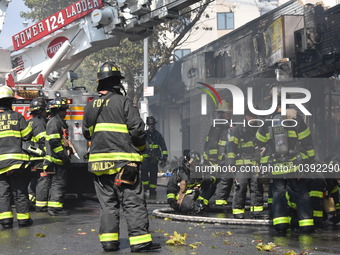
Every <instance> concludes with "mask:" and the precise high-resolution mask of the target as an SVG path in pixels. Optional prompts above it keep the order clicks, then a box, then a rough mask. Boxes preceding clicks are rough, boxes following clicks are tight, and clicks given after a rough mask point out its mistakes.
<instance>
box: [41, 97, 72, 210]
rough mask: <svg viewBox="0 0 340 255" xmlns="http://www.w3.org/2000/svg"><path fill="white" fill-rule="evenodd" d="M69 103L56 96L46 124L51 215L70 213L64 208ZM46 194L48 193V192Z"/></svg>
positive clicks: (67, 163) (68, 153)
mask: <svg viewBox="0 0 340 255" xmlns="http://www.w3.org/2000/svg"><path fill="white" fill-rule="evenodd" d="M68 108H69V105H68V104H67V102H66V99H64V98H61V97H56V98H55V99H53V100H52V101H51V105H50V111H51V116H52V118H51V119H50V120H49V121H48V122H47V125H46V154H47V155H46V157H45V160H44V166H43V170H44V173H45V176H43V177H47V179H45V178H44V179H43V180H44V181H47V182H48V185H47V184H46V183H45V186H44V187H45V188H46V186H49V192H48V202H47V211H48V214H49V215H50V216H58V215H61V216H62V215H68V214H69V213H68V211H66V210H64V197H65V188H66V181H67V172H66V168H67V166H68V165H69V164H70V150H69V147H68V143H67V133H68V126H67V124H66V122H65V120H64V119H65V117H66V112H67V109H68ZM42 195H43V194H42ZM44 195H47V194H46V193H45V194H44ZM46 201H47V197H45V198H42V199H40V198H39V202H41V204H39V205H40V206H41V207H44V205H45V204H44V203H45V202H46Z"/></svg>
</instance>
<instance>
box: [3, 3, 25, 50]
mask: <svg viewBox="0 0 340 255" xmlns="http://www.w3.org/2000/svg"><path fill="white" fill-rule="evenodd" d="M27 10H28V8H27V7H26V6H25V5H24V1H23V0H12V2H10V3H9V5H8V8H7V14H6V18H5V24H4V26H3V29H2V32H1V34H0V48H3V49H6V48H8V47H10V46H12V36H13V35H15V34H17V33H18V32H20V31H22V30H24V29H25V28H24V26H23V24H22V23H23V22H24V21H25V19H23V18H21V17H20V12H21V11H27ZM28 22H30V21H28ZM30 25H32V23H31V22H30Z"/></svg>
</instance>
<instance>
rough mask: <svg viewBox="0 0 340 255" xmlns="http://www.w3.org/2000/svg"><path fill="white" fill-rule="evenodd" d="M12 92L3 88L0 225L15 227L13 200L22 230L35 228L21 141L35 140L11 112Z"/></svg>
mask: <svg viewBox="0 0 340 255" xmlns="http://www.w3.org/2000/svg"><path fill="white" fill-rule="evenodd" d="M13 100H14V92H13V90H12V89H11V88H10V87H8V86H5V85H0V224H1V225H2V227H3V228H5V229H6V228H12V227H13V212H12V205H11V198H12V199H13V201H14V204H15V207H16V211H17V214H16V216H17V219H18V225H19V227H25V226H29V225H32V223H33V221H32V219H31V217H30V213H29V206H30V202H29V200H28V192H27V185H28V182H27V177H26V174H25V168H26V166H27V163H28V161H29V156H28V155H27V154H25V153H24V152H23V150H22V142H23V141H28V140H29V139H31V137H32V128H31V126H29V125H28V123H27V122H26V120H25V118H24V117H23V116H22V115H21V114H20V113H17V112H15V111H13V110H12V103H13Z"/></svg>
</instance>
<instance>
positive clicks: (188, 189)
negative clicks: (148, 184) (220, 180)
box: [167, 151, 216, 214]
mask: <svg viewBox="0 0 340 255" xmlns="http://www.w3.org/2000/svg"><path fill="white" fill-rule="evenodd" d="M185 154H186V155H184V160H183V165H182V166H179V167H177V168H176V169H174V170H173V171H172V176H171V177H170V179H169V182H168V185H167V201H168V204H169V205H170V206H171V208H173V209H174V210H175V211H178V212H181V213H187V214H197V213H202V212H203V211H205V210H206V209H207V208H208V205H209V199H210V198H211V197H212V196H213V194H214V193H215V189H216V178H215V177H213V176H205V177H204V178H203V179H202V178H192V177H191V176H192V173H190V172H191V171H194V169H195V167H196V166H198V165H199V163H200V162H201V156H200V154H199V153H198V152H196V151H189V152H186V153H185Z"/></svg>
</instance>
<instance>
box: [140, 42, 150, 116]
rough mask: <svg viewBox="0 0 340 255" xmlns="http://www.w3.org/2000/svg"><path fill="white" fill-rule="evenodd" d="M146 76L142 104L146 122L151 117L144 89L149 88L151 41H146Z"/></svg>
mask: <svg viewBox="0 0 340 255" xmlns="http://www.w3.org/2000/svg"><path fill="white" fill-rule="evenodd" d="M143 53H144V74H143V78H144V79H143V101H142V102H141V115H142V119H143V120H144V121H146V117H147V116H148V115H149V104H148V99H147V97H146V96H144V88H147V87H148V86H149V39H148V38H145V39H144V52H143Z"/></svg>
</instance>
